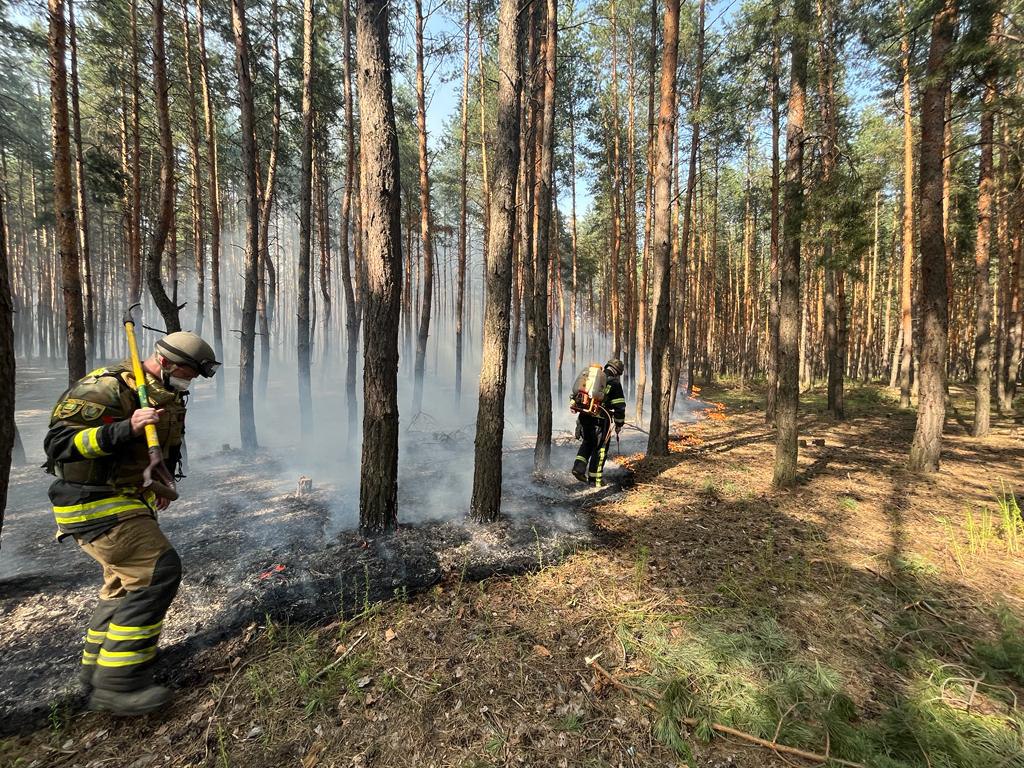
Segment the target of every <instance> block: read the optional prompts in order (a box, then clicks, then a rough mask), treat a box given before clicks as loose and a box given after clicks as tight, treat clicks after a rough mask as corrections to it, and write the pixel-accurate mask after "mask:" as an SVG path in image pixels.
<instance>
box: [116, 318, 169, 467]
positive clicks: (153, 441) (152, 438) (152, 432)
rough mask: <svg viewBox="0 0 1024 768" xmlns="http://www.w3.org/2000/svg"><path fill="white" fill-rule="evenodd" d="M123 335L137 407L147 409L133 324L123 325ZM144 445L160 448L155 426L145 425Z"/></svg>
mask: <svg viewBox="0 0 1024 768" xmlns="http://www.w3.org/2000/svg"><path fill="white" fill-rule="evenodd" d="M124 330H125V333H126V334H127V336H128V352H129V354H130V355H131V359H132V375H133V376H134V377H135V388H136V389H137V390H138V393H139V407H140V408H148V407H149V393H148V392H146V375H145V374H144V373H143V372H142V363H141V362H139V348H138V346H137V345H136V343H135V323H132V322H126V323H125V324H124ZM146 445H147V446H149V447H150V448H156V449H158V450H159V448H160V439H159V438H158V437H157V436H156V426H155V425H154V424H147V425H146Z"/></svg>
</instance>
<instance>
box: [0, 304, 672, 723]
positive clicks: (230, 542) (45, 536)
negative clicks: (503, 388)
mask: <svg viewBox="0 0 1024 768" xmlns="http://www.w3.org/2000/svg"><path fill="white" fill-rule="evenodd" d="M444 332H445V331H444V326H443V324H441V329H440V330H439V335H440V334H442V333H444ZM154 338H155V337H153V338H148V339H144V341H143V347H144V348H147V349H148V348H149V346H150V345H151V343H152V341H153V340H154ZM431 353H432V357H428V364H427V378H426V385H425V393H424V398H423V407H422V410H421V412H419V413H412V405H411V401H412V381H411V376H410V374H409V371H410V370H411V367H412V365H411V362H412V361H411V358H403V361H402V367H401V370H400V372H399V382H400V392H399V409H400V412H401V433H400V434H401V437H400V440H401V444H400V456H399V512H398V517H399V524H400V528H399V531H398V532H397V533H396V534H394V535H392V536H388V537H382V538H379V539H376V540H371V541H364V540H363V539H362V538H361V537H360V536H359V535H358V533H357V532H356V530H355V528H356V526H357V524H358V498H359V442H360V437H359V434H358V431H359V428H360V424H361V421H360V419H361V414H360V419H357V421H356V427H355V432H356V434H349V428H348V420H347V406H348V403H347V401H346V399H345V398H346V396H345V393H344V387H343V383H342V382H343V381H344V363H343V358H342V357H341V356H340V355H338V356H336V357H328V358H326V359H321V360H319V362H318V365H317V367H316V368H315V370H314V373H313V391H314V405H313V408H314V414H315V430H314V434H313V435H312V436H311V437H309V438H306V439H303V438H301V436H300V434H299V424H298V402H297V395H296V393H295V390H296V388H295V386H294V384H293V381H294V378H295V375H296V374H295V371H294V368H293V366H292V365H291V364H290V362H289V361H288V360H286V359H281V360H278V361H276V363H275V366H274V368H273V369H272V373H271V376H270V380H269V386H268V390H267V393H266V396H265V397H262V398H261V397H258V398H257V403H256V410H257V425H258V429H259V435H260V443H261V446H262V447H261V449H260V450H259V451H257V452H255V453H242V452H240V451H239V450H237V438H236V435H237V434H238V428H237V405H236V400H235V397H234V392H236V391H237V389H236V387H237V367H233V366H232V365H231V362H232V361H231V360H230V359H229V360H228V361H227V362H228V365H227V366H226V370H225V371H224V372H223V374H224V375H225V377H226V381H225V385H226V386H225V392H226V395H225V397H224V398H223V400H218V398H217V395H216V387H215V385H214V383H213V382H200V383H199V384H198V385H197V386H195V387H194V392H193V394H192V396H191V400H190V403H189V413H188V419H187V426H186V430H187V445H188V465H187V478H186V479H184V480H183V481H182V482H181V486H180V490H181V492H182V498H181V499H180V500H179V501H177V502H175V503H174V504H172V506H171V507H170V508H169V509H168V510H167V511H166V512H164V513H162V514H161V518H160V519H161V525H162V527H163V528H164V529H165V531H166V532H167V534H168V537H169V538H170V539H171V541H172V542H173V543H174V545H175V547H176V548H177V549H178V551H179V552H180V554H181V557H182V560H183V562H184V568H185V576H184V579H183V581H182V586H181V589H180V591H179V594H178V597H177V598H176V600H175V602H174V603H173V605H172V607H171V610H170V612H169V613H168V617H167V621H166V624H165V631H164V635H163V637H162V643H161V644H162V647H163V649H164V650H163V659H162V661H161V663H160V665H159V667H160V671H159V672H158V678H159V679H162V680H164V681H167V682H169V683H170V684H171V685H172V686H181V685H185V684H188V683H190V682H192V681H196V680H199V679H202V677H203V676H204V675H206V674H208V673H209V672H210V670H212V669H214V668H216V667H217V666H219V665H220V664H221V663H222V662H223V653H222V651H220V650H219V648H220V646H221V644H222V643H223V642H225V641H230V640H231V639H232V638H238V637H240V636H242V635H244V633H245V630H246V628H247V627H250V626H252V625H254V624H257V623H259V622H262V621H264V620H265V619H267V618H272V619H274V620H281V621H290V622H303V621H315V620H323V619H325V618H329V617H332V616H336V615H338V614H339V613H346V614H347V613H351V612H353V611H358V610H360V609H362V608H363V607H364V606H365V605H367V604H369V603H373V602H376V601H379V600H385V599H390V598H395V597H400V596H402V595H404V594H409V593H412V592H415V591H417V590H421V589H424V588H426V587H428V586H430V585H432V584H434V583H437V582H438V581H439V580H441V579H442V578H445V577H452V576H453V577H457V578H464V579H479V578H482V577H485V576H488V575H492V574H498V573H515V572H521V571H523V570H526V569H530V568H536V567H538V566H540V565H543V564H545V563H553V562H556V561H558V560H559V559H562V558H564V557H565V556H567V555H568V554H571V553H572V552H574V551H577V550H579V549H581V548H586V547H592V546H595V545H599V544H600V543H601V537H600V533H599V532H596V531H594V530H593V529H592V527H591V526H590V524H589V518H588V516H587V514H586V509H587V506H588V505H589V504H591V503H593V502H594V501H596V500H598V499H600V498H604V497H606V496H607V495H609V494H613V493H615V492H616V490H617V489H616V486H615V484H616V483H622V482H625V481H626V480H627V478H626V476H625V473H624V471H623V470H621V469H619V468H618V467H617V466H616V465H615V462H614V452H613V455H612V458H611V459H610V461H609V464H608V465H607V468H606V476H607V477H608V478H609V480H610V481H611V482H612V486H611V487H609V488H606V489H602V490H600V491H596V490H593V489H587V488H585V487H583V486H581V485H580V484H579V483H577V482H576V481H575V480H574V479H573V478H572V477H571V476H570V475H569V473H568V469H569V467H570V466H571V463H572V460H573V458H574V456H575V453H576V447H577V443H576V442H575V441H574V440H573V439H572V428H573V419H574V417H573V416H572V414H571V413H570V412H569V411H568V408H566V407H560V404H562V403H564V402H565V398H566V397H567V392H563V393H562V396H559V393H558V392H557V390H556V391H555V392H553V396H554V403H555V409H554V410H555V413H554V417H555V441H554V445H553V447H552V453H551V470H550V471H548V472H546V473H544V474H543V475H535V474H534V472H533V441H534V433H533V431H532V430H530V429H528V428H527V420H526V417H525V416H524V411H523V407H522V396H521V386H522V373H521V370H522V368H521V365H518V366H517V369H518V373H517V374H516V373H513V375H511V376H510V385H509V394H508V398H507V408H506V434H505V445H506V450H505V458H504V466H503V503H502V509H503V519H502V520H501V521H499V522H498V523H495V524H491V525H478V524H475V523H470V522H467V518H466V516H467V513H468V509H469V500H470V494H471V486H472V476H473V439H474V435H475V422H474V419H475V412H476V397H477V392H476V370H475V368H476V367H478V365H479V362H478V359H477V358H475V350H472V349H471V350H469V351H468V354H467V365H466V368H467V370H466V371H465V376H464V389H463V393H462V398H461V400H460V401H456V398H455V395H454V390H453V381H452V378H453V377H452V366H451V362H450V357H451V350H450V349H449V346H448V345H447V344H437V343H436V342H435V345H434V348H433V349H432V350H431ZM514 370H515V369H514ZM565 378H566V379H568V381H569V382H570V383H571V379H572V374H571V373H566V376H565ZM359 383H360V387H359V388H360V389H361V376H360V379H359ZM64 386H65V374H64V372H63V371H61V370H47V369H43V368H38V367H37V368H32V367H28V366H22V367H21V368H20V369H19V377H18V382H17V398H18V414H17V417H18V425H19V429H20V432H21V436H22V439H23V441H24V444H25V448H26V452H27V454H28V462H27V465H26V466H22V467H17V468H15V470H14V471H13V473H12V488H11V500H10V502H9V508H8V513H7V519H6V522H5V525H4V531H3V534H4V538H3V550H2V556H0V648H2V649H3V653H2V654H0V723H2V725H0V730H2V731H4V732H11V731H14V730H19V729H24V728H31V727H35V726H38V725H39V724H40V723H41V722H43V721H45V719H46V717H47V716H48V715H49V713H50V712H51V710H52V708H53V707H57V706H69V707H71V708H76V707H78V706H80V705H81V700H80V698H79V696H78V694H77V692H76V689H75V685H74V683H73V680H74V675H75V671H76V669H77V664H78V660H79V655H80V650H81V635H82V631H83V627H84V626H85V624H86V622H87V620H88V616H89V613H90V611H91V609H92V607H93V605H94V603H95V593H96V590H97V588H98V585H99V580H100V574H99V570H98V567H97V566H96V564H95V563H94V562H92V561H91V560H90V559H89V558H88V557H87V556H86V555H85V554H84V553H82V552H81V551H80V550H79V549H78V548H77V547H76V546H75V544H74V542H73V541H70V540H66V541H65V542H63V543H60V544H58V543H57V542H56V541H55V540H54V525H53V520H52V513H51V512H50V510H49V507H48V504H47V498H46V488H47V485H48V483H49V480H50V478H49V476H47V475H45V474H44V473H43V472H42V471H41V470H40V469H39V468H38V466H39V464H41V463H42V459H43V455H42V437H43V435H44V433H45V430H46V425H47V421H48V417H49V410H50V408H51V407H52V405H53V403H54V402H55V401H56V399H57V398H58V396H59V394H60V392H61V390H62V389H63V387H64ZM680 407H681V408H682V409H683V410H684V413H683V414H682V415H685V409H686V407H687V403H686V401H685V398H680ZM630 419H631V420H633V414H630ZM645 444H646V436H645V435H643V434H641V433H640V432H637V431H631V430H626V431H624V432H623V442H622V446H621V450H622V452H623V453H626V454H628V453H634V452H637V451H640V450H642V449H643V447H644V446H645ZM612 445H613V447H614V440H613V443H612ZM300 476H306V477H309V478H310V479H311V480H312V486H313V490H312V492H311V493H308V494H305V495H299V494H297V492H296V486H297V481H298V478H299V477H300Z"/></svg>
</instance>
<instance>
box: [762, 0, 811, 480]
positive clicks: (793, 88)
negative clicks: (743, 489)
mask: <svg viewBox="0 0 1024 768" xmlns="http://www.w3.org/2000/svg"><path fill="white" fill-rule="evenodd" d="M793 24H794V27H793V38H792V43H791V47H790V62H791V63H790V66H791V73H790V85H789V109H788V116H787V119H786V185H785V191H784V198H783V211H782V217H783V230H782V238H783V250H782V254H781V255H780V258H779V349H778V366H779V391H778V395H777V400H776V411H775V426H776V437H775V470H774V474H773V477H772V484H773V485H775V486H776V487H779V488H786V487H789V486H792V485H793V484H794V483H795V482H796V459H797V410H798V408H799V405H800V381H799V365H800V315H801V311H800V310H801V308H800V238H801V232H802V226H803V217H804V182H803V172H804V107H805V102H806V98H807V93H806V87H807V37H808V34H809V32H810V25H811V3H810V0H796V1H795V4H794V19H793Z"/></svg>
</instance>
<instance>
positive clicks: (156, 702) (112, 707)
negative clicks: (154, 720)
mask: <svg viewBox="0 0 1024 768" xmlns="http://www.w3.org/2000/svg"><path fill="white" fill-rule="evenodd" d="M170 700H171V692H170V691H169V690H167V689H166V688H164V687H163V686H161V685H150V686H147V687H146V688H140V689H139V690H137V691H111V690H107V689H105V688H94V689H93V692H92V695H91V696H90V697H89V709H91V710H94V711H97V712H110V713H111V714H114V715H119V716H121V717H131V716H132V715H144V714H146V713H147V712H153V711H155V710H157V709H160V708H161V707H162V706H164V705H165V704H167V703H168V702H169V701H170Z"/></svg>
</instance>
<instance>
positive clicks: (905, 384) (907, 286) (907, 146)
mask: <svg viewBox="0 0 1024 768" xmlns="http://www.w3.org/2000/svg"><path fill="white" fill-rule="evenodd" d="M900 19H901V21H902V24H903V26H904V32H903V37H902V38H901V41H900V53H901V54H902V61H903V270H902V279H901V282H900V312H901V318H902V319H901V332H900V338H901V339H902V341H901V344H902V350H903V351H902V360H901V362H900V408H909V407H910V386H911V382H910V367H911V359H912V358H911V355H912V352H913V349H914V344H913V338H914V322H913V305H912V299H911V297H912V295H913V293H912V291H911V281H912V280H913V265H914V134H913V128H912V127H911V122H910V119H911V114H912V113H911V111H910V40H909V37H908V36H909V32H907V31H906V29H905V27H906V9H905V8H904V6H903V4H902V3H901V4H900Z"/></svg>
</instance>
